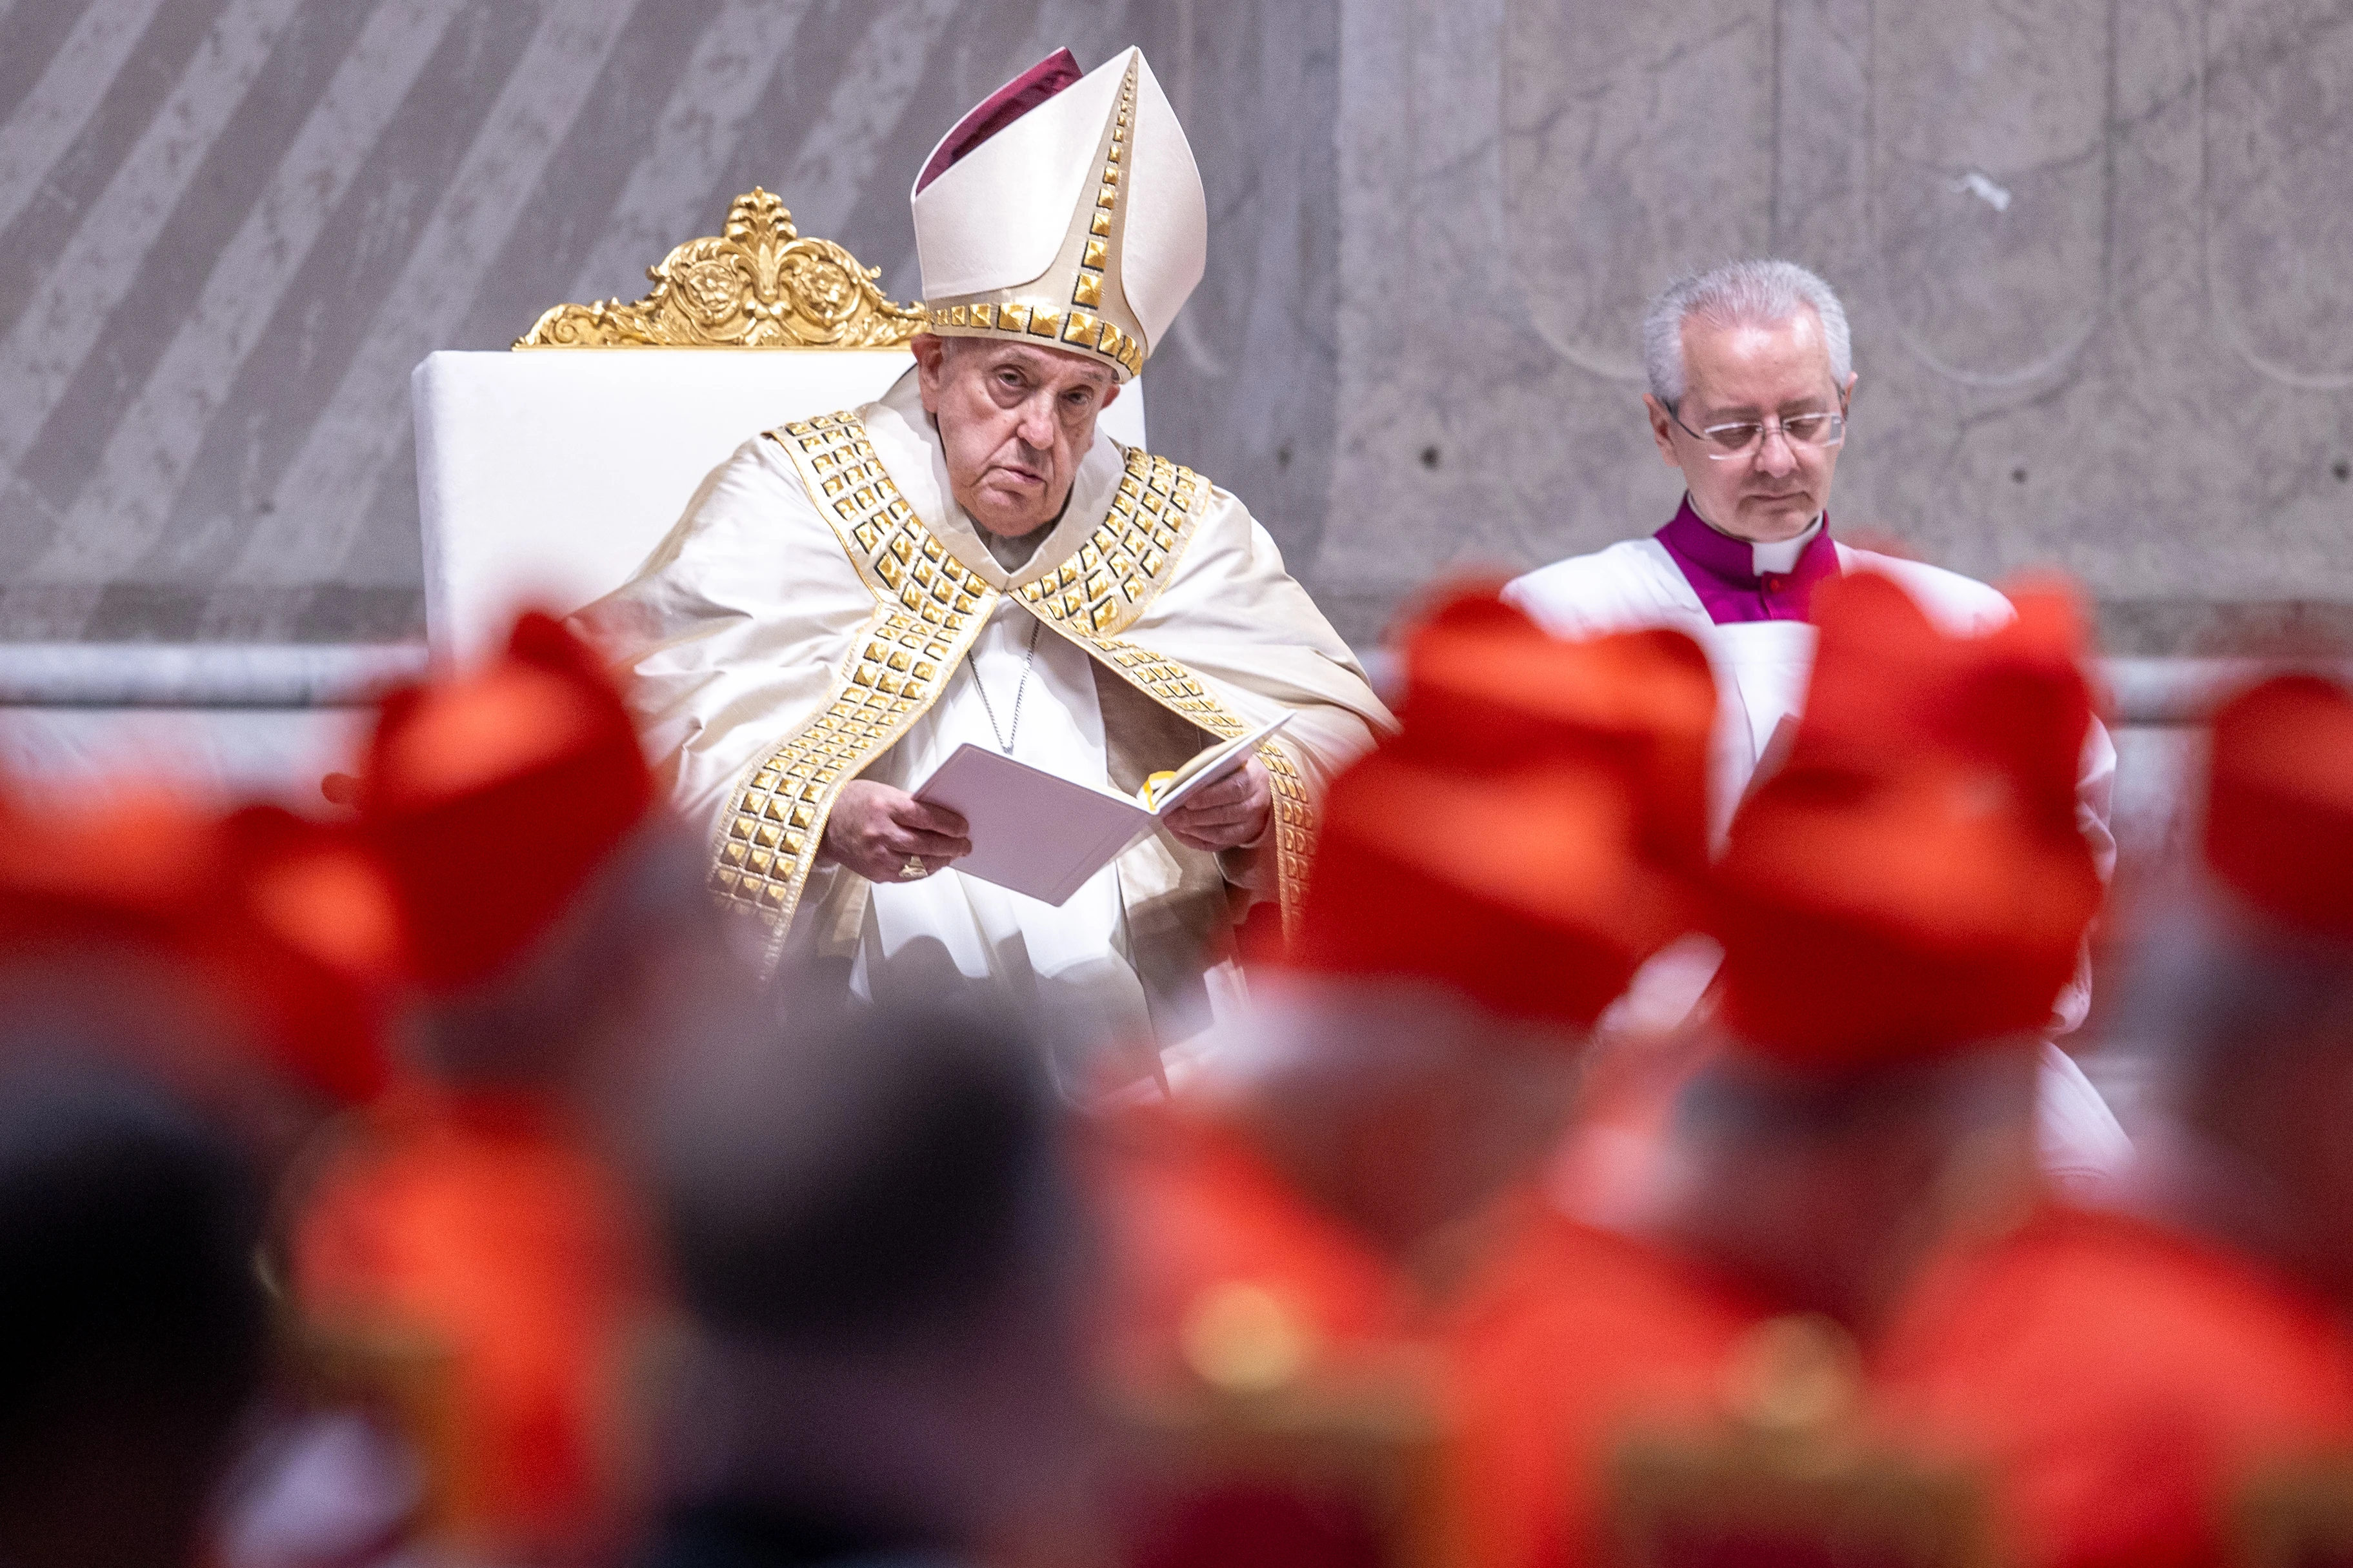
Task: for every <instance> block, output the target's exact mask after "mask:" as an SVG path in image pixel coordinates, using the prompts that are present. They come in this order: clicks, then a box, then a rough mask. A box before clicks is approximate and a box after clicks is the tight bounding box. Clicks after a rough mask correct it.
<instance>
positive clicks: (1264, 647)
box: [577, 49, 1390, 1044]
mask: <svg viewBox="0 0 2353 1568" xmlns="http://www.w3.org/2000/svg"><path fill="white" fill-rule="evenodd" d="M913 206H914V220H915V237H916V241H917V245H918V247H919V250H920V252H921V257H922V262H923V290H924V305H925V309H926V311H927V312H928V319H929V331H927V332H926V333H925V334H924V335H922V336H919V337H917V338H916V339H915V340H914V342H913V348H914V351H915V356H916V367H915V369H913V370H911V371H910V372H908V374H906V375H905V376H904V377H902V379H901V380H900V382H899V383H898V384H896V385H895V386H893V387H892V389H891V391H890V392H889V393H888V394H886V395H884V396H883V397H882V398H881V400H879V401H878V402H875V403H871V404H869V405H865V406H864V407H862V408H858V409H854V410H847V411H844V412H843V413H840V414H838V415H828V416H825V417H823V418H819V419H815V420H809V421H806V422H802V423H797V424H793V425H787V426H783V427H781V428H778V429H776V430H771V431H767V432H765V434H763V435H761V436H759V437H755V438H754V439H753V440H751V441H749V442H747V443H745V445H744V447H743V448H742V449H741V450H740V451H738V452H737V453H736V455H735V456H734V458H732V459H731V460H730V461H729V462H728V463H727V464H726V465H725V466H724V467H723V468H721V469H719V470H718V471H717V472H716V473H715V474H714V475H713V476H712V479H711V481H710V482H708V483H707V484H706V486H705V488H704V492H703V493H702V496H700V497H699V498H698V500H697V502H696V504H695V505H694V506H693V507H692V508H691V509H690V510H689V511H688V513H687V515H686V517H685V518H684V519H683V520H681V522H680V523H679V525H678V527H677V528H676V529H675V530H673V531H671V533H670V537H669V538H668V539H667V540H665V541H664V542H663V543H662V544H661V546H660V547H659V549H658V550H657V551H656V552H654V554H653V556H652V557H651V558H650V559H649V561H648V562H647V563H646V565H645V566H644V567H643V568H641V569H640V571H639V573H638V575H637V576H636V577H635V578H634V579H632V580H631V581H630V582H629V583H628V584H626V585H625V586H623V587H622V588H620V589H619V590H617V592H615V593H614V594H612V595H608V596H607V598H605V599H603V600H600V601H598V602H597V603H596V604H595V605H590V606H589V607H588V608H587V609H586V610H584V611H582V612H581V613H580V615H579V616H578V617H577V620H578V624H579V626H581V628H582V629H583V630H584V631H585V632H586V634H587V635H588V636H589V637H591V638H592V639H593V640H595V641H596V643H597V644H598V645H599V646H600V647H603V648H604V649H605V650H606V652H607V654H608V656H609V657H611V658H613V659H614V660H615V662H616V663H617V665H618V666H620V667H621V668H623V669H624V670H625V671H626V672H627V673H628V675H629V676H630V677H631V678H632V679H631V692H632V698H631V700H632V701H633V703H634V704H635V708H636V715H637V719H638V724H639V727H640V729H641V731H643V733H644V735H645V737H646V740H647V743H648V747H649V751H650V752H652V753H653V754H654V755H655V756H656V757H657V758H659V766H660V770H661V774H662V777H663V778H664V780H665V781H666V783H667V784H668V785H669V787H670V794H671V797H672V800H673V802H674V803H675V804H676V805H678V806H679V807H680V809H681V811H683V812H684V813H685V814H686V815H687V816H688V817H689V818H690V819H691V820H693V821H696V822H700V823H703V824H707V825H708V826H709V829H710V833H711V867H710V881H711V886H712V891H713V892H714V893H715V894H716V895H717V896H718V897H720V898H721V899H722V900H723V901H724V902H725V903H726V904H728V905H729V906H731V907H733V908H735V909H738V910H743V911H744V912H745V913H746V914H747V915H749V916H751V917H753V918H754V919H756V920H757V921H760V922H762V926H763V928H764V929H765V932H766V939H767V942H768V952H769V956H770V960H771V962H772V963H773V962H776V960H778V959H779V958H781V957H782V956H783V955H784V954H785V953H786V952H787V951H791V952H799V953H803V954H808V955H817V956H820V957H823V956H830V957H832V958H834V959H837V960H840V961H846V963H848V965H849V985H850V986H851V988H852V990H853V991H854V992H855V993H857V994H862V995H867V996H871V997H873V998H875V999H877V1000H881V999H886V998H888V999H892V1000H897V1001H910V1000H919V1001H927V1002H952V1001H955V1000H956V999H957V998H958V996H959V994H971V993H973V992H976V991H977V992H981V993H986V994H992V995H993V996H994V997H995V999H996V1000H997V1001H999V1002H1001V1003H1003V1004H1007V1005H1012V1006H1014V1007H1016V1008H1018V1009H1019V1010H1020V1011H1021V1012H1023V1013H1024V1014H1025V1015H1026V1016H1029V1017H1031V1018H1032V1019H1035V1020H1039V1021H1041V1022H1043V1023H1046V1024H1048V1025H1049V1026H1060V1032H1061V1033H1062V1035H1063V1037H1064V1038H1065V1039H1070V1038H1071V1037H1090V1038H1100V1037H1104V1036H1116V1037H1122V1038H1124V1040H1126V1041H1127V1042H1130V1043H1135V1044H1141V1043H1143V1042H1145V1041H1151V1040H1155V1039H1156V1040H1158V1041H1160V1042H1162V1043H1164V1044H1165V1043H1172V1042H1173V1041H1175V1040H1176V1039H1180V1038H1184V1037H1187V1036H1189V1035H1191V1034H1192V1033H1194V1032H1196V1031H1197V1030H1198V1028H1200V1027H1202V1026H1206V1025H1207V1024H1208V1023H1209V1022H1210V1021H1211V1019H1212V1016H1213V1015H1214V1014H1215V1013H1216V1012H1219V1011H1221V1010H1223V1009H1222V1008H1221V1006H1219V1003H1220V1002H1221V1000H1222V999H1223V998H1225V997H1227V996H1229V995H1231V994H1233V989H1232V988H1233V985H1234V984H1235V983H1236V982H1235V976H1236V975H1237V974H1238V971H1237V970H1236V968H1235V966H1234V964H1233V962H1232V959H1233V942H1232V934H1233V929H1234V925H1235V923H1236V921H1238V919H1239V918H1240V913H1241V911H1242V910H1244V909H1245V907H1246V906H1247V905H1248V904H1249V903H1250V901H1251V900H1280V901H1281V902H1282V906H1283V909H1284V912H1285V913H1286V914H1288V913H1289V912H1290V911H1291V910H1292V909H1293V907H1294V906H1295V903H1296V900H1297V897H1298V893H1299V890H1300V887H1301V885H1302V882H1303V878H1304V876H1305V872H1306V864H1307V857H1308V853H1309V849H1310V847H1311V840H1312V835H1313V826H1314V825H1313V816H1314V807H1315V801H1316V799H1317V797H1318V795H1320V793H1321V790H1322V787H1323V784H1324V780H1325V779H1327V778H1328V777H1329V776H1330V775H1331V774H1332V773H1335V772H1336V771H1337V770H1338V769H1339V768H1341V767H1342V766H1344V765H1345V763H1347V762H1348V761H1349V760H1351V759H1352V758H1354V757H1355V756H1356V754H1357V753H1358V752H1361V751H1363V750H1364V749H1366V747H1368V746H1369V745H1370V744H1371V743H1372V740H1373V737H1374V735H1375V733H1376V731H1377V730H1379V729H1381V728H1384V727H1386V726H1388V724H1389V723H1390V720H1389V716H1388V711H1387V710H1385V709H1384V708H1383V707H1382V706H1381V703H1380V701H1379V700H1378V699H1377V698H1376V697H1375V696H1374V694H1373V692H1372V690H1371V689H1370V688H1369V687H1368V686H1367V685H1366V681H1365V678H1364V672H1363V671H1362V669H1361V668H1358V666H1357V663H1356V658H1355V657H1354V656H1353V655H1352V654H1351V653H1350V652H1349V650H1348V647H1347V646H1346V645H1345V643H1344V642H1342V641H1341V639H1340V637H1338V635H1337V634H1336V633H1335V632H1334V631H1333V629H1332V627H1331V626H1330V625H1329V624H1328V623H1327V622H1326V621H1325V620H1324V616H1323V615H1322V614H1321V613H1320V612H1319V611H1318V610H1317V609H1316V608H1315V606H1314V604H1313V603H1312V602H1310V600H1309V599H1308V597H1307V595H1306V593H1305V592H1304V591H1303V589H1302V588H1301V587H1300V586H1299V584H1297V583H1296V582H1294V581H1293V579H1292V578H1291V577H1290V576H1289V575H1288V574H1286V573H1285V571H1284V570H1283V564H1282V555H1281V554H1280V552H1278V551H1277V550H1276V548H1275V546H1274V542H1273V541H1272V540H1271V539H1270V538H1269V537H1268V536H1267V533H1266V531H1265V530H1264V529H1263V528H1261V527H1260V526H1259V524H1258V523H1257V522H1256V521H1253V520H1252V519H1251V517H1250V512H1249V511H1248V510H1246V509H1245V508H1244V507H1243V505H1242V504H1241V502H1240V501H1239V500H1236V499H1235V498H1234V497H1233V496H1231V495H1229V494H1228V493H1227V492H1225V491H1224V490H1222V489H1218V488H1217V487H1216V486H1215V485H1214V484H1213V483H1212V482H1211V481H1210V480H1208V479H1204V478H1202V477H1201V476H1199V475H1197V474H1194V473H1192V472H1190V471H1189V470H1187V469H1185V468H1180V467H1178V466H1177V465H1176V464H1175V463H1172V462H1170V461H1168V460H1167V459H1166V458H1156V457H1154V456H1152V455H1150V454H1148V453H1146V452H1144V451H1141V450H1137V449H1133V448H1129V447H1122V446H1121V445H1120V444H1119V443H1118V442H1116V441H1114V440H1113V439H1112V438H1111V437H1108V436H1105V435H1100V434H1098V433H1097V432H1096V429H1095V416H1096V415H1097V414H1098V413H1099V412H1100V411H1101V410H1102V409H1103V407H1104V406H1105V405H1108V404H1110V403H1111V402H1112V400H1113V399H1114V398H1115V397H1117V396H1118V395H1119V391H1120V387H1121V385H1122V384H1124V383H1125V382H1126V381H1128V380H1129V379H1130V378H1131V377H1133V376H1134V374H1135V373H1136V372H1137V371H1138V370H1139V369H1140V368H1142V366H1143V364H1144V362H1145V357H1146V355H1148V354H1149V353H1151V351H1152V349H1153V347H1154V346H1155V344H1156V343H1157V342H1158V341H1159V340H1160V339H1161V337H1162V335H1163V334H1164V333H1165V332H1166V331H1167V328H1168V326H1169V323H1170V321H1172V320H1173V319H1174V318H1175V316H1176V312H1177V310H1178V309H1179V308H1180V307H1181V306H1182V305H1183V304H1184V302H1185V300H1186V298H1187V296H1188V295H1189V294H1190V293H1191V292H1192V290H1193V288H1194V286H1195V285H1196V284H1197V283H1198V281H1199V280H1200V278H1201V274H1202V270H1203V268H1204V265H1205V259H1206V256H1207V249H1206V246H1207V231H1208V210H1207V205H1206V202H1205V200H1204V196H1203V192H1202V188H1201V182H1200V174H1199V173H1198V170H1197V169H1196V168H1195V166H1194V163H1193V155H1192V152H1191V150H1190V148H1189V147H1188V146H1187V142H1186V140H1185V133H1184V131H1183V129H1182V127H1180V126H1179V125H1178V123H1177V121H1176V113H1175V111H1174V110H1172V109H1171V108H1170V107H1169V104H1168V100H1167V99H1166V97H1165V96H1164V95H1163V93H1162V92H1161V89H1160V86H1159V84H1158V83H1157V82H1156V81H1155V79H1154V78H1153V75H1152V70H1151V68H1150V67H1149V66H1147V65H1146V64H1145V60H1144V57H1143V55H1142V54H1141V53H1140V52H1138V51H1136V50H1134V49H1130V50H1127V51H1125V52H1124V53H1123V54H1121V55H1120V56H1118V57H1117V58H1114V59H1113V60H1112V61H1110V62H1109V63H1108V64H1106V65H1104V66H1103V67H1101V68H1098V69H1096V70H1095V71H1093V72H1091V73H1088V74H1085V75H1084V76H1082V74H1081V73H1080V71H1079V69H1078V67H1077V65H1076V63H1075V62H1074V61H1072V59H1071V57H1070V55H1069V54H1068V52H1067V51H1064V52H1059V53H1057V54H1056V55H1054V56H1052V57H1050V58H1048V59H1046V60H1044V61H1042V62H1040V63H1039V65H1038V66H1037V67H1035V68H1032V69H1030V70H1029V71H1027V72H1025V73H1023V74H1022V75H1021V76H1020V77H1018V78H1017V79H1014V80H1013V81H1012V82H1009V83H1008V84H1007V85H1006V86H1005V87H1004V88H1002V89H999V90H998V91H997V92H996V93H994V94H992V95H991V96H990V97H989V98H988V99H987V100H986V101H985V102H983V103H982V104H981V105H979V106H978V107H977V108H976V109H975V110H973V111H972V112H971V113H970V114H967V115H966V116H965V118H964V120H963V121H960V122H959V123H958V124H957V125H956V127H955V129H954V130H952V131H951V132H949V133H948V134H947V136H946V137H945V138H944V139H943V140H942V142H940V144H939V146H938V147H937V148H936V149H935V150H934V152H933V153H932V155H931V156H930V158H928V159H927V160H926V161H925V163H924V167H923V172H922V174H921V175H920V177H919V178H918V180H917V182H916V184H915V189H914V193H913ZM1285 712H1288V713H1289V715H1290V720H1291V721H1290V723H1289V726H1288V728H1287V729H1285V730H1284V731H1282V733H1281V734H1280V735H1279V736H1277V737H1275V738H1274V739H1272V740H1270V741H1268V742H1265V743H1264V744H1263V745H1261V747H1260V749H1259V752H1258V754H1257V757H1256V758H1255V760H1253V761H1252V762H1251V763H1250V765H1249V767H1248V768H1247V769H1245V770H1244V771H1243V772H1242V773H1240V774H1238V775H1236V776H1235V777H1233V778H1231V779H1229V780H1227V781H1223V782H1220V783H1219V784H1212V785H1210V786H1208V787H1206V788H1204V789H1203V790H1202V791H1201V792H1200V793H1199V794H1198V795H1196V796H1194V797H1193V799H1191V800H1189V801H1187V803H1186V804H1185V805H1184V806H1183V807H1182V808H1180V809H1178V810H1176V811H1173V812H1172V813H1171V814H1170V816H1168V818H1167V819H1166V826H1165V828H1164V830H1163V831H1162V832H1160V833H1158V834H1156V835H1155V837H1152V838H1150V839H1148V840H1146V841H1145V843H1144V844H1142V845H1141V846H1139V847H1136V848H1134V849H1132V850H1130V851H1129V852H1128V853H1127V854H1126V855H1124V857H1122V858H1120V859H1119V860H1118V861H1117V862H1115V863H1114V864H1113V865H1112V866H1110V867H1107V868H1105V869H1104V870H1103V872H1101V873H1100V874H1098V875H1097V876H1096V877H1095V878H1094V879H1092V881H1090V882H1088V883H1087V884H1086V885H1085V886H1083V887H1082V888H1081V889H1079V890H1078V892H1077V893H1076V894H1074V895H1073V896H1072V897H1071V899H1070V900H1069V901H1068V902H1067V903H1064V904H1062V905H1060V907H1054V906H1050V905H1047V904H1045V903H1043V902H1041V901H1039V900H1035V899H1030V898H1026V897H1023V896H1022V895H1019V894H1017V893H1013V892H1010V891H1008V890H1006V889H1002V888H998V887H996V886H994V885H992V884H990V883H987V882H985V881H982V880H980V879H977V878H974V877H968V876H965V875H963V874H961V873H959V872H958V871H956V870H955V862H956V860H957V859H958V858H961V857H962V856H963V855H965V854H966V853H968V852H969V849H970V845H969V842H968V841H967V840H966V839H965V837H964V834H965V823H964V822H963V820H962V819H961V818H959V817H957V816H955V814H954V813H951V812H947V811H945V810H944V808H941V807H936V806H932V805H925V804H923V803H922V802H919V801H917V800H915V799H914V798H913V795H912V794H910V792H911V791H913V790H914V789H916V788H917V787H919V786H920V785H921V784H922V783H923V781H924V780H925V779H926V778H928V777H929V776H930V775H931V773H932V772H933V771H934V769H935V768H936V767H938V765H939V764H940V763H942V762H944V761H945V760H946V759H947V757H948V756H949V755H950V754H952V753H953V752H955V750H956V748H957V747H959V746H960V745H964V744H966V743H970V744H973V745H977V746H985V747H988V748H990V749H992V750H995V751H997V752H1002V753H1004V754H1006V755H1008V756H1012V757H1015V758H1018V759H1019V760H1020V761H1022V762H1025V763H1030V764H1032V765H1034V766H1037V767H1039V768H1041V769H1044V770H1046V771H1048V772H1050V773H1056V774H1059V775H1060V776H1062V777H1065V778H1071V779H1075V780H1079V781H1081V782H1084V783H1088V784H1094V785H1098V786H1101V787H1104V788H1111V789H1117V790H1120V791H1123V792H1129V793H1132V792H1133V791H1134V789H1135V788H1136V787H1137V786H1138V785H1140V784H1142V783H1143V782H1144V780H1145V777H1146V776H1147V775H1148V774H1149V773H1153V772H1156V771H1159V770H1162V769H1167V768H1174V767H1176V765H1177V764H1178V763H1181V762H1183V761H1184V760H1185V759H1186V758H1187V756H1189V755H1191V754H1192V753H1193V752H1196V751H1198V749H1200V748H1201V747H1203V746H1205V745H1207V744H1208V743H1209V742H1211V741H1213V740H1215V739H1217V738H1219V737H1221V736H1229V735H1234V734H1238V733H1240V731H1242V730H1243V729H1244V728H1245V727H1246V726H1250V725H1254V724H1258V723H1262V722H1264V721H1268V720H1271V719H1272V718H1274V717H1276V716H1278V715H1281V714H1283V713H1285Z"/></svg>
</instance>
